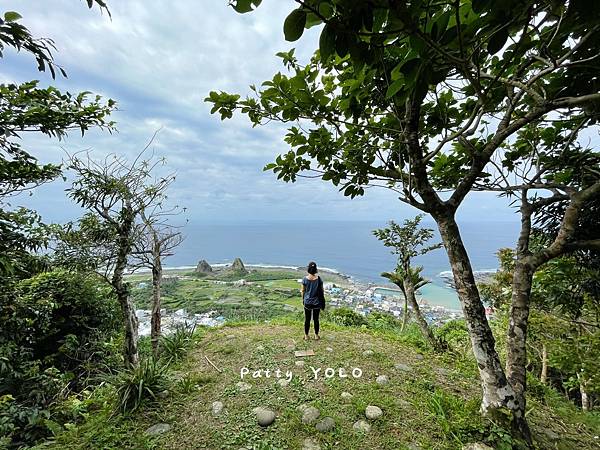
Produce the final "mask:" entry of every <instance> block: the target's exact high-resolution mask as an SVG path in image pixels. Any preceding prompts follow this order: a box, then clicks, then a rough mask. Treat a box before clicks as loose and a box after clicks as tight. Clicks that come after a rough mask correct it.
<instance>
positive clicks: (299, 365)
mask: <svg viewBox="0 0 600 450" xmlns="http://www.w3.org/2000/svg"><path fill="white" fill-rule="evenodd" d="M295 364H296V367H304V361H296V363H295Z"/></svg>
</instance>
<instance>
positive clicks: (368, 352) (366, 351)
mask: <svg viewBox="0 0 600 450" xmlns="http://www.w3.org/2000/svg"><path fill="white" fill-rule="evenodd" d="M373 353H375V352H374V351H373V350H365V351H364V352H363V356H372V355H373Z"/></svg>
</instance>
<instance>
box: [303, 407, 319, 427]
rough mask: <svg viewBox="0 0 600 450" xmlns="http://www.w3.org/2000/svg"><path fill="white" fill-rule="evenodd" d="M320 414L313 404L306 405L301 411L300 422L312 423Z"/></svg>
mask: <svg viewBox="0 0 600 450" xmlns="http://www.w3.org/2000/svg"><path fill="white" fill-rule="evenodd" d="M320 415H321V412H320V411H319V410H318V409H317V408H315V407H314V406H308V407H307V408H306V409H304V411H303V412H302V423H303V424H309V423H313V422H314V421H315V420H317V419H318V418H319V416H320Z"/></svg>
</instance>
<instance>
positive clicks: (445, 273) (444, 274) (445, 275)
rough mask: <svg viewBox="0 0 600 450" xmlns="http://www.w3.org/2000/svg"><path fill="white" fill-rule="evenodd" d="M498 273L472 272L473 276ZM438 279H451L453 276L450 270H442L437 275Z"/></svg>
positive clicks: (494, 270) (487, 271)
mask: <svg viewBox="0 0 600 450" xmlns="http://www.w3.org/2000/svg"><path fill="white" fill-rule="evenodd" d="M496 272H498V269H497V268H496V269H480V270H474V271H473V274H474V275H486V274H492V273H496ZM437 276H438V277H440V278H453V277H454V275H452V271H451V270H444V271H442V272H440V273H438V275H437Z"/></svg>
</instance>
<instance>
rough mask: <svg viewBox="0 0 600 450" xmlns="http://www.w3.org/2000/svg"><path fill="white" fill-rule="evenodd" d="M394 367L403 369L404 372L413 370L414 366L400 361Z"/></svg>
mask: <svg viewBox="0 0 600 450" xmlns="http://www.w3.org/2000/svg"><path fill="white" fill-rule="evenodd" d="M394 369H396V370H402V371H404V372H410V371H411V370H412V367H410V366H409V365H408V364H402V363H398V364H396V365H394Z"/></svg>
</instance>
